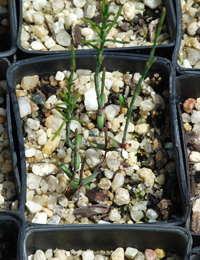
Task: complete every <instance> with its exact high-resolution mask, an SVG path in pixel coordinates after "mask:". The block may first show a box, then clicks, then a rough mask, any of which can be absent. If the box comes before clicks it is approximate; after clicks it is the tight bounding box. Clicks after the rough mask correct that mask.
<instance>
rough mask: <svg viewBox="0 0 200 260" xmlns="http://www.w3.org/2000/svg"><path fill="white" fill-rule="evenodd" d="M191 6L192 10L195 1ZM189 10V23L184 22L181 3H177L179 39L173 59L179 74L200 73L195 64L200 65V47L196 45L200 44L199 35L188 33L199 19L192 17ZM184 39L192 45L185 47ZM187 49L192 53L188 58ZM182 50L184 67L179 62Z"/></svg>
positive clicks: (187, 17) (187, 11)
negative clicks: (199, 42)
mask: <svg viewBox="0 0 200 260" xmlns="http://www.w3.org/2000/svg"><path fill="white" fill-rule="evenodd" d="M185 2H189V1H185ZM190 4H191V9H192V8H193V4H195V1H193V2H190ZM184 5H185V6H186V3H184ZM197 5H198V4H197ZM189 9H190V8H186V10H185V20H186V21H187V22H183V18H182V7H181V1H176V18H177V20H176V21H177V23H176V25H177V38H176V44H175V49H174V55H173V57H172V59H173V60H174V64H175V65H176V69H177V72H178V73H180V74H182V73H185V72H188V73H196V72H197V73H199V71H200V66H198V67H199V68H198V67H197V68H194V66H195V64H197V63H198V64H199V63H200V62H199V60H200V59H199V47H198V46H197V45H196V44H198V41H199V40H198V33H197V32H191V33H187V28H190V27H191V29H192V27H193V25H195V24H196V23H197V22H198V19H197V16H196V18H195V14H194V15H190V14H191V13H190V11H189ZM193 9H194V8H193ZM194 10H195V9H194ZM194 10H193V12H194ZM197 11H198V12H199V9H197ZM192 23H193V25H192V26H190V24H192ZM186 24H188V26H187V27H186ZM189 26H190V27H189ZM183 27H184V28H183ZM193 28H194V27H193ZM191 29H189V30H191ZM194 30H195V29H194ZM196 30H197V28H196ZM184 37H185V41H186V40H188V41H190V40H191V42H190V43H189V42H188V44H187V45H186V44H185V45H183V41H184ZM186 37H187V39H186ZM193 40H194V43H193V42H192V41H193ZM181 45H183V47H182V48H181ZM186 48H188V49H191V50H192V52H191V54H190V55H186V57H185V56H184V55H185V53H187V50H186ZM180 49H181V54H182V57H185V61H184V62H183V64H182V65H180V64H179V63H178V62H177V61H178V56H179V52H180ZM184 52H185V53H184ZM195 60H196V61H195ZM190 63H191V64H190Z"/></svg>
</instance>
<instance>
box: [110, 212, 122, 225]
mask: <svg viewBox="0 0 200 260" xmlns="http://www.w3.org/2000/svg"><path fill="white" fill-rule="evenodd" d="M120 219H121V215H120V213H119V211H118V210H117V209H112V210H111V211H110V213H109V220H110V221H113V222H115V221H119V220H120Z"/></svg>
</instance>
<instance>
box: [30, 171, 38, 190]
mask: <svg viewBox="0 0 200 260" xmlns="http://www.w3.org/2000/svg"><path fill="white" fill-rule="evenodd" d="M40 181H41V177H40V176H37V175H35V174H33V173H29V174H27V187H28V188H29V189H31V190H34V189H37V188H39V185H40Z"/></svg>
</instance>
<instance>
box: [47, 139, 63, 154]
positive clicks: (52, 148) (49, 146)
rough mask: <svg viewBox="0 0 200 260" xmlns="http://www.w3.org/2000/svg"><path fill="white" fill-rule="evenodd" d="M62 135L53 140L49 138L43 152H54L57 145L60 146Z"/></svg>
mask: <svg viewBox="0 0 200 260" xmlns="http://www.w3.org/2000/svg"><path fill="white" fill-rule="evenodd" d="M60 139H61V138H60V136H57V137H56V138H55V139H54V140H53V141H52V140H51V139H49V140H48V141H47V142H46V144H45V145H44V147H43V149H42V153H43V154H52V153H53V151H55V149H56V147H57V146H59V143H60Z"/></svg>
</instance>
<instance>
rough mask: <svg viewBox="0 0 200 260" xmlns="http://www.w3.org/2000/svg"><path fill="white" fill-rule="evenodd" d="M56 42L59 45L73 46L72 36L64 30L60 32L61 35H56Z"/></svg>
mask: <svg viewBox="0 0 200 260" xmlns="http://www.w3.org/2000/svg"><path fill="white" fill-rule="evenodd" d="M56 41H57V42H58V44H60V45H62V46H64V47H67V46H70V44H71V36H70V35H69V34H68V32H66V31H65V30H64V29H63V30H60V31H59V33H58V34H57V35H56Z"/></svg>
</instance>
